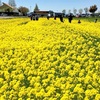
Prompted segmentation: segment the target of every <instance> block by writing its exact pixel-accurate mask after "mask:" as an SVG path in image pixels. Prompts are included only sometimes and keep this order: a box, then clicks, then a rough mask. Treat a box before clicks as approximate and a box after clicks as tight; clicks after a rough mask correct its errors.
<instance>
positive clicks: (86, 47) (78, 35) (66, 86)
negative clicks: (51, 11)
mask: <svg viewBox="0 0 100 100" xmlns="http://www.w3.org/2000/svg"><path fill="white" fill-rule="evenodd" d="M0 100H100V22H98V23H94V22H91V23H90V22H87V21H85V20H84V21H82V23H81V24H78V23H77V20H73V21H72V23H68V20H67V19H65V22H64V23H61V22H60V20H59V19H57V20H54V19H53V18H51V19H50V20H47V19H46V18H39V20H38V21H31V20H30V19H29V18H12V19H0Z"/></svg>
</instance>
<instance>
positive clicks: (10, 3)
mask: <svg viewBox="0 0 100 100" xmlns="http://www.w3.org/2000/svg"><path fill="white" fill-rule="evenodd" d="M8 4H9V5H11V6H13V7H16V3H15V0H9V3H8Z"/></svg>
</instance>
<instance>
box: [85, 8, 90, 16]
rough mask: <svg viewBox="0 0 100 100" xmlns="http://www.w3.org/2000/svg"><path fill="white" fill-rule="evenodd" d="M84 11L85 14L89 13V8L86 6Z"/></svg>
mask: <svg viewBox="0 0 100 100" xmlns="http://www.w3.org/2000/svg"><path fill="white" fill-rule="evenodd" d="M84 11H85V14H86V15H87V13H88V11H89V9H88V8H87V7H86V8H84Z"/></svg>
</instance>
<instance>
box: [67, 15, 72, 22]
mask: <svg viewBox="0 0 100 100" xmlns="http://www.w3.org/2000/svg"><path fill="white" fill-rule="evenodd" d="M72 19H73V16H72V14H70V15H69V16H68V20H69V23H71V22H72Z"/></svg>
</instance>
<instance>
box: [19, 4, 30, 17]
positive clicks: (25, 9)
mask: <svg viewBox="0 0 100 100" xmlns="http://www.w3.org/2000/svg"><path fill="white" fill-rule="evenodd" d="M18 10H19V12H21V13H22V14H23V15H24V16H25V15H26V14H27V12H29V9H28V8H26V7H22V6H20V7H19V8H18Z"/></svg>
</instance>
